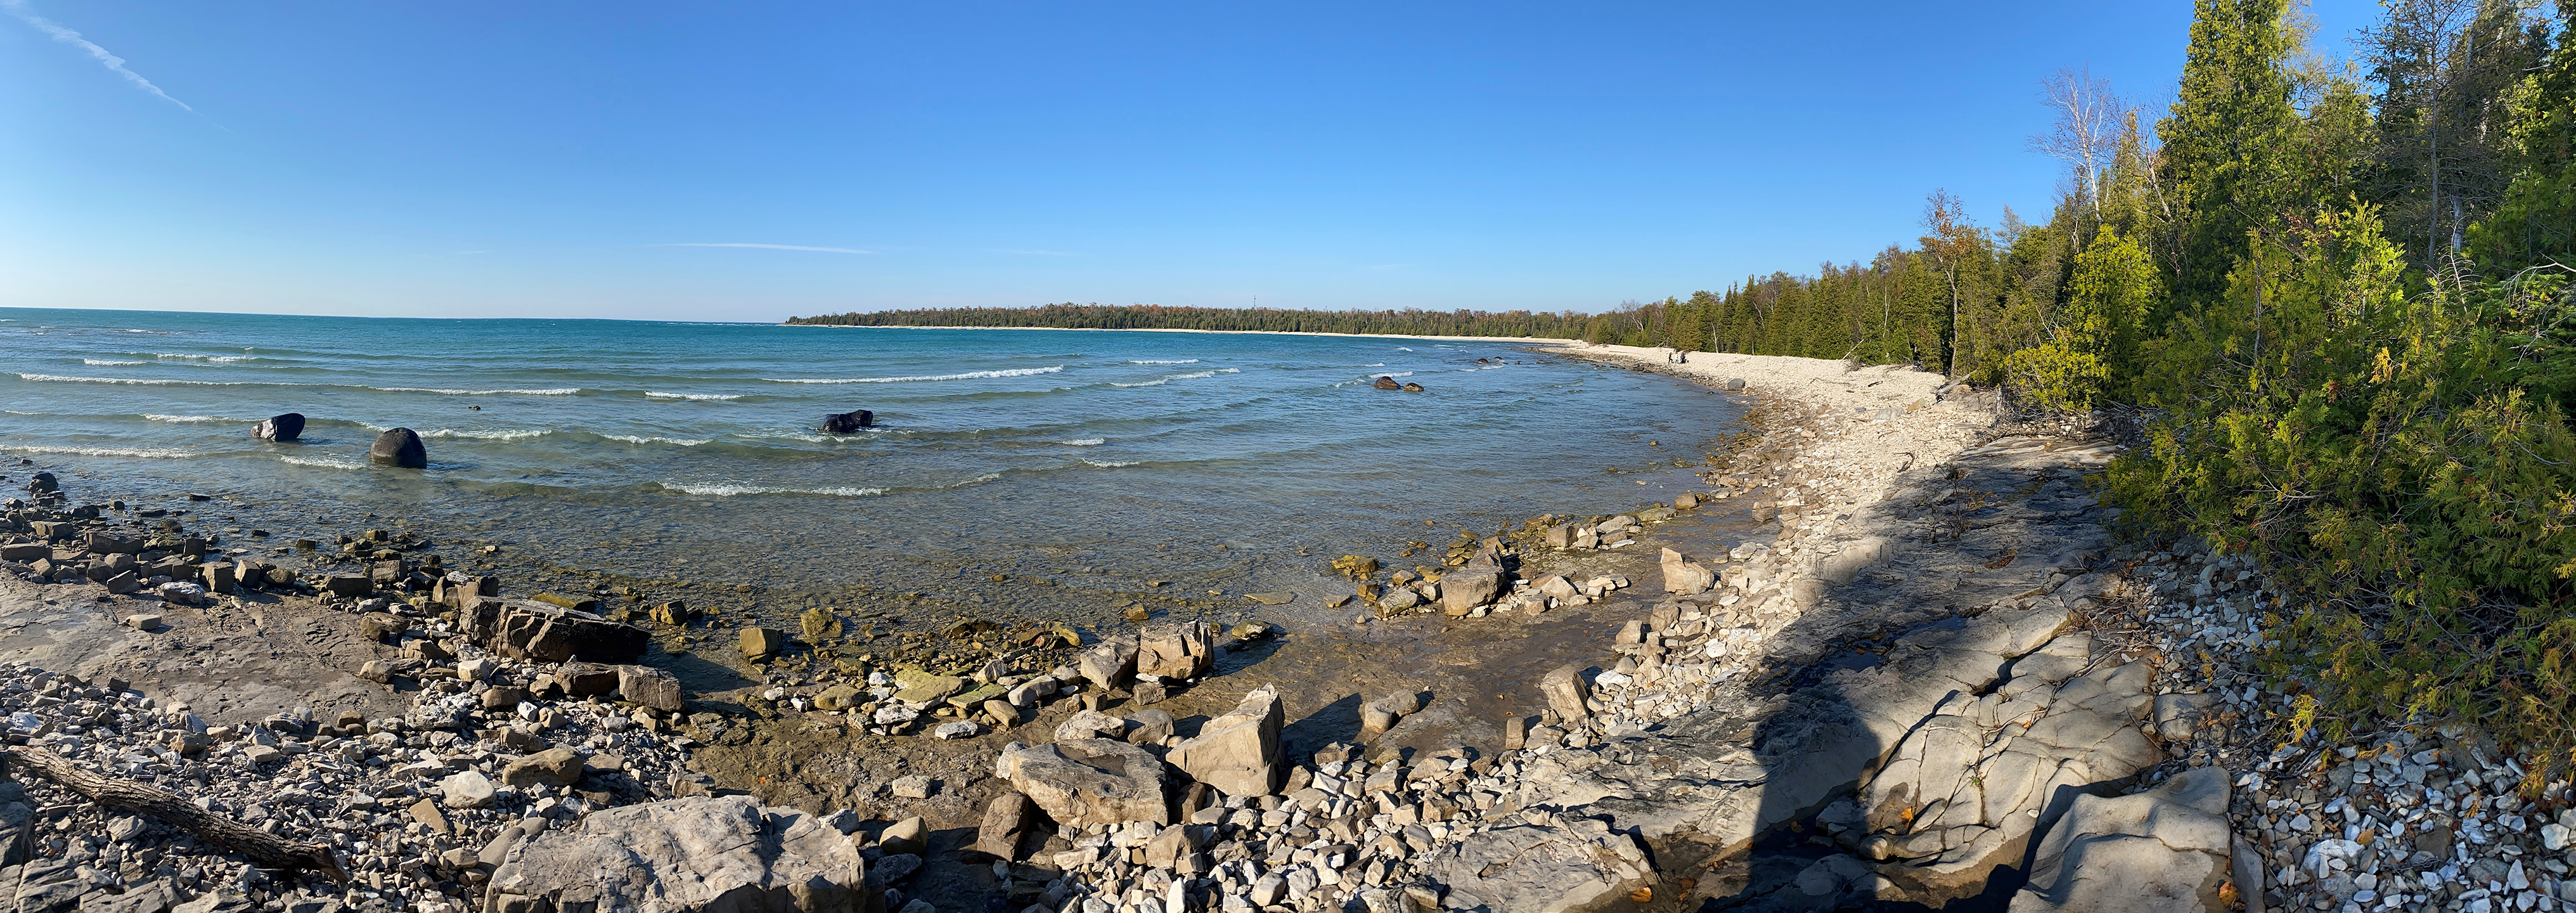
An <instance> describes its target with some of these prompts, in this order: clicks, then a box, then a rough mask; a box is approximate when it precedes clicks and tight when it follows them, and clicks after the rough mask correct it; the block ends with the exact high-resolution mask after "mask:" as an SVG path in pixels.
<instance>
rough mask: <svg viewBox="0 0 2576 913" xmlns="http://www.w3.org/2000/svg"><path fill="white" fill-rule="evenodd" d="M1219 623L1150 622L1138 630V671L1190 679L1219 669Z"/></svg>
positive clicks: (1142, 673)
mask: <svg viewBox="0 0 2576 913" xmlns="http://www.w3.org/2000/svg"><path fill="white" fill-rule="evenodd" d="M1216 634H1217V631H1216V626H1215V625H1212V624H1209V623H1207V622H1204V621H1192V622H1184V623H1179V624H1159V625H1147V626H1146V627H1145V628H1144V630H1142V631H1140V632H1138V636H1137V643H1136V674H1138V675H1159V676H1162V677H1164V678H1169V679H1180V680H1184V681H1186V680H1189V679H1193V678H1197V677H1199V676H1202V675H1206V674H1207V673H1208V672H1209V670H1211V669H1214V668H1216Z"/></svg>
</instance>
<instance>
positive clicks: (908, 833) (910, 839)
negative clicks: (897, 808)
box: [877, 815, 930, 856]
mask: <svg viewBox="0 0 2576 913" xmlns="http://www.w3.org/2000/svg"><path fill="white" fill-rule="evenodd" d="M877 849H880V850H884V851H885V852H886V853H887V854H888V855H910V856H919V855H921V854H923V853H927V852H930V822H928V821H925V820H923V819H922V818H921V816H919V815H914V816H912V817H910V818H905V819H903V820H901V821H897V822H895V823H893V824H890V825H887V826H886V829H885V830H883V831H879V832H877Z"/></svg>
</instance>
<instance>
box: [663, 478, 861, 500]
mask: <svg viewBox="0 0 2576 913" xmlns="http://www.w3.org/2000/svg"><path fill="white" fill-rule="evenodd" d="M661 486H662V487H663V488H667V489H670V490H672V491H676V492H680V493H682V494H692V495H698V496H700V497H716V498H731V497H736V496H739V495H827V496H831V497H836V498H865V497H872V496H875V495H881V494H885V489H882V488H856V487H852V486H846V485H844V486H838V487H833V488H765V487H762V486H758V485H735V484H732V483H729V482H716V483H699V482H663V483H661Z"/></svg>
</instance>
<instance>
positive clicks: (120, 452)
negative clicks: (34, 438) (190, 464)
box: [0, 446, 204, 460]
mask: <svg viewBox="0 0 2576 913" xmlns="http://www.w3.org/2000/svg"><path fill="white" fill-rule="evenodd" d="M0 450H15V451H17V452H19V453H59V454H63V455H66V456H100V457H143V458H147V459H158V460H184V459H187V458H189V457H194V456H203V455H204V454H200V453H196V452H193V451H187V450H172V449H168V448H137V447H42V446H26V447H0Z"/></svg>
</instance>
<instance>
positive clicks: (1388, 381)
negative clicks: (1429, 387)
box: [1369, 377, 1404, 390]
mask: <svg viewBox="0 0 2576 913" xmlns="http://www.w3.org/2000/svg"><path fill="white" fill-rule="evenodd" d="M1369 386H1372V387H1376V388H1378V389H1380V390H1402V389H1404V385H1403V384H1399V383H1396V382H1395V378H1392V377H1379V378H1378V379H1377V383H1373V384H1370V385H1369Z"/></svg>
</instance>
